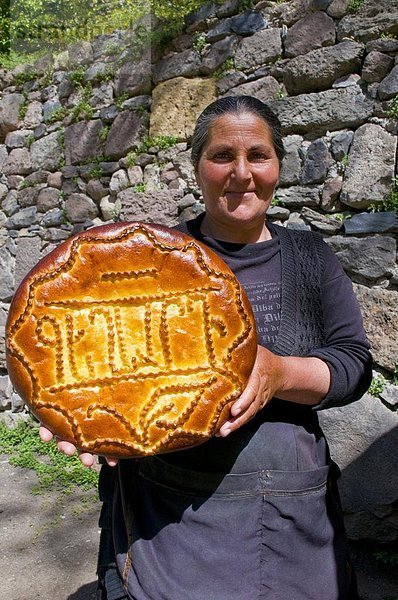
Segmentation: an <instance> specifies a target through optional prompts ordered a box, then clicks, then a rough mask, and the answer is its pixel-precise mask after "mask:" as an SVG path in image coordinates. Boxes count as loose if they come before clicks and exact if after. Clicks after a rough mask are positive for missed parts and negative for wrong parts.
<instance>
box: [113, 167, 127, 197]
mask: <svg viewBox="0 0 398 600" xmlns="http://www.w3.org/2000/svg"><path fill="white" fill-rule="evenodd" d="M128 186H129V179H128V177H127V173H126V171H124V169H119V170H118V171H116V172H115V173H113V175H112V177H111V181H110V183H109V190H110V192H112V193H113V194H118V193H119V192H121V191H122V190H124V189H126V187H128Z"/></svg>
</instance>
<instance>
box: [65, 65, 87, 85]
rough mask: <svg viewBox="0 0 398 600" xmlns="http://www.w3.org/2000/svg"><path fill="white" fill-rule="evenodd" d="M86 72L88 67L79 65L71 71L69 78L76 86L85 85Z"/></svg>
mask: <svg viewBox="0 0 398 600" xmlns="http://www.w3.org/2000/svg"><path fill="white" fill-rule="evenodd" d="M85 72H86V69H85V68H84V67H78V68H77V69H76V70H75V71H72V72H71V73H69V75H68V79H69V81H70V82H71V84H72V85H73V87H74V88H78V87H82V86H83V83H84V74H85Z"/></svg>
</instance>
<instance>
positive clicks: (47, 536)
mask: <svg viewBox="0 0 398 600" xmlns="http://www.w3.org/2000/svg"><path fill="white" fill-rule="evenodd" d="M36 483H37V479H36V476H35V474H34V473H33V472H32V471H29V470H26V469H20V468H18V467H13V466H12V465H10V464H9V462H8V460H7V457H6V456H0V523H1V524H0V528H1V550H0V556H1V561H0V581H1V582H2V596H1V597H2V598H4V599H5V600H94V599H95V589H96V575H95V570H96V557H97V549H98V541H99V529H98V515H99V509H100V504H99V502H98V500H97V498H96V494H95V493H94V492H93V494H92V496H90V497H89V498H88V499H87V493H86V494H84V496H82V494H81V493H78V492H74V493H72V494H70V495H68V496H60V495H59V494H51V493H49V494H48V495H44V496H43V495H41V496H34V495H32V488H33V487H34V486H35V484H36ZM352 549H353V556H354V562H355V566H356V570H357V575H358V580H359V585H360V592H361V596H362V599H363V600H398V573H394V572H393V567H380V566H378V564H377V563H376V562H375V560H374V559H373V557H372V549H370V548H368V547H366V546H365V545H364V544H363V543H356V544H354V545H353V548H352ZM154 600H156V599H154ZM168 600H173V599H172V598H170V599H168ZM187 600H189V598H187ZM209 600H217V599H216V598H214V599H209ZM291 600H294V598H292V599H291ZM319 600H322V599H321V598H320V599H319Z"/></svg>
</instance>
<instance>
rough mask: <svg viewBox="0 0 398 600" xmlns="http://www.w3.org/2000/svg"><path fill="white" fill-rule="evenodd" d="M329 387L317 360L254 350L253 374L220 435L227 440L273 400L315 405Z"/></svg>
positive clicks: (323, 366)
mask: <svg viewBox="0 0 398 600" xmlns="http://www.w3.org/2000/svg"><path fill="white" fill-rule="evenodd" d="M329 387H330V371H329V367H328V365H327V364H326V363H325V362H324V361H323V360H321V359H319V358H316V357H296V356H278V355H277V354H273V353H272V352H270V351H269V350H267V349H266V348H263V347H262V346H258V347H257V357H256V362H255V363H254V367H253V371H252V373H251V375H250V378H249V380H248V382H247V386H246V388H245V390H244V391H243V393H242V395H241V396H240V397H239V398H238V400H237V401H236V402H235V403H234V404H233V405H232V407H231V418H230V419H229V420H228V421H227V422H226V423H224V425H223V426H222V427H221V429H220V431H219V435H220V436H222V437H226V436H227V435H229V434H230V433H231V432H232V431H235V430H236V429H238V428H239V427H242V425H244V424H245V423H247V422H248V421H250V419H252V418H253V417H254V415H255V414H256V413H257V412H258V411H259V410H260V409H261V408H263V407H264V406H265V405H266V404H267V403H268V402H269V401H270V400H271V399H272V398H273V397H276V398H279V399H280V400H287V401H291V402H296V403H299V404H307V405H310V406H311V405H315V404H319V403H320V402H321V400H323V398H324V397H325V396H326V395H327V393H328V391H329Z"/></svg>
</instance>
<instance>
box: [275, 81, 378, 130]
mask: <svg viewBox="0 0 398 600" xmlns="http://www.w3.org/2000/svg"><path fill="white" fill-rule="evenodd" d="M269 104H270V107H271V108H272V109H273V110H275V112H276V113H277V115H278V117H279V119H280V121H281V124H282V130H283V132H284V133H285V134H289V133H309V132H310V133H311V134H313V135H314V134H320V135H321V134H322V133H326V131H332V130H337V129H343V128H345V127H355V126H358V125H361V124H362V123H364V122H365V121H366V120H367V119H368V118H369V117H370V116H371V115H372V112H373V102H372V101H371V100H369V99H368V98H366V97H365V96H364V94H363V93H362V90H361V89H360V88H359V87H358V86H351V87H349V88H344V89H339V90H327V91H325V92H319V93H318V94H302V95H300V96H295V97H292V98H282V99H280V100H277V101H270V102H269Z"/></svg>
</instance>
